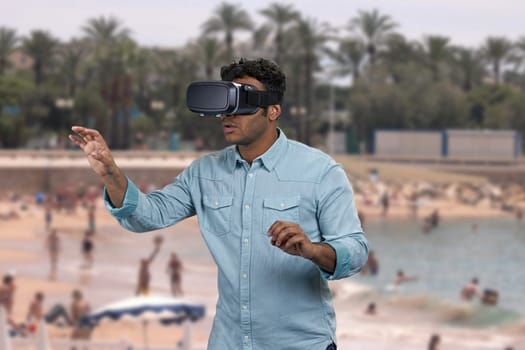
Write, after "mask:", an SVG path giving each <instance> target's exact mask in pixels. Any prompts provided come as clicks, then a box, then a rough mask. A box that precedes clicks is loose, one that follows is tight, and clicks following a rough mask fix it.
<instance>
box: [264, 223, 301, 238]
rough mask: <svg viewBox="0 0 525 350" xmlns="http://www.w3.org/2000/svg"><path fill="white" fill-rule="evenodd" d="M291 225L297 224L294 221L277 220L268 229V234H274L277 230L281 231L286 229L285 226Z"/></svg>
mask: <svg viewBox="0 0 525 350" xmlns="http://www.w3.org/2000/svg"><path fill="white" fill-rule="evenodd" d="M289 225H295V224H294V223H292V222H287V221H275V222H274V223H273V224H272V226H270V228H269V229H268V236H273V235H274V234H275V232H279V231H280V230H282V229H284V228H285V227H287V226H289Z"/></svg>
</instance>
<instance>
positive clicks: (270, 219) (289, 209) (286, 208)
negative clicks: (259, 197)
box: [263, 196, 301, 234]
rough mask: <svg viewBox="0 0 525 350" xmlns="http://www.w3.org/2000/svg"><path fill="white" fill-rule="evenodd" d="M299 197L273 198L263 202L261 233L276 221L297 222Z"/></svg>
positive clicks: (265, 231) (266, 230)
mask: <svg viewBox="0 0 525 350" xmlns="http://www.w3.org/2000/svg"><path fill="white" fill-rule="evenodd" d="M300 200H301V197H300V196H293V197H273V198H266V199H264V200H263V233H264V234H266V233H267V232H268V229H269V228H270V226H272V224H273V223H274V222H276V221H289V222H295V223H298V222H299V203H300Z"/></svg>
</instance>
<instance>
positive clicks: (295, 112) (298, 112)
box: [290, 106, 307, 141]
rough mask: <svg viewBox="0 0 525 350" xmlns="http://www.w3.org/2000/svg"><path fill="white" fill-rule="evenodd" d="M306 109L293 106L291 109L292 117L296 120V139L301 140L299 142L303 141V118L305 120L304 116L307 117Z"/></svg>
mask: <svg viewBox="0 0 525 350" xmlns="http://www.w3.org/2000/svg"><path fill="white" fill-rule="evenodd" d="M306 112H307V110H306V107H304V106H291V107H290V115H291V116H292V119H293V120H294V123H295V133H296V138H297V139H298V140H299V141H303V140H302V137H301V136H302V135H301V121H302V120H301V118H304V116H305V115H306Z"/></svg>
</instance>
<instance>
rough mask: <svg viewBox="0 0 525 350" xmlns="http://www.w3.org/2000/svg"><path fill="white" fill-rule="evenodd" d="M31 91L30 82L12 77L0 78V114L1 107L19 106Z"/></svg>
mask: <svg viewBox="0 0 525 350" xmlns="http://www.w3.org/2000/svg"><path fill="white" fill-rule="evenodd" d="M32 89H33V84H32V82H31V81H28V80H26V79H20V78H17V77H15V76H13V75H5V76H0V112H1V110H2V107H3V106H19V105H20V103H21V101H22V99H23V98H24V96H25V95H27V94H28V93H29V92H30V91H32Z"/></svg>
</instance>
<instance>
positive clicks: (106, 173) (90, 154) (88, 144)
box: [69, 126, 128, 208]
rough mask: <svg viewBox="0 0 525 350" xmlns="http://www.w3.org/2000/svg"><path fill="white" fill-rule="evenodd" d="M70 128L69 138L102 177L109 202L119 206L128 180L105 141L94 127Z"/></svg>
mask: <svg viewBox="0 0 525 350" xmlns="http://www.w3.org/2000/svg"><path fill="white" fill-rule="evenodd" d="M71 130H72V131H73V132H72V133H71V134H69V139H70V140H71V141H73V142H74V143H75V144H77V145H78V146H79V147H80V148H81V149H82V150H83V151H84V153H85V154H86V156H87V159H88V161H89V165H90V166H91V168H92V169H93V170H94V171H95V173H97V174H98V175H99V176H100V177H101V178H102V181H103V182H104V185H105V186H106V190H107V194H108V196H109V198H110V199H111V203H112V204H113V205H114V206H115V207H117V208H118V207H121V206H122V202H123V200H124V195H125V193H126V189H127V185H128V182H127V179H126V177H125V176H124V174H122V172H121V171H120V169H119V167H118V166H117V164H116V163H115V159H114V158H113V155H112V154H111V151H110V149H109V147H108V145H107V144H106V141H105V140H104V138H103V137H102V135H100V133H99V132H98V131H97V130H95V129H88V128H85V127H83V126H73V127H71Z"/></svg>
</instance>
